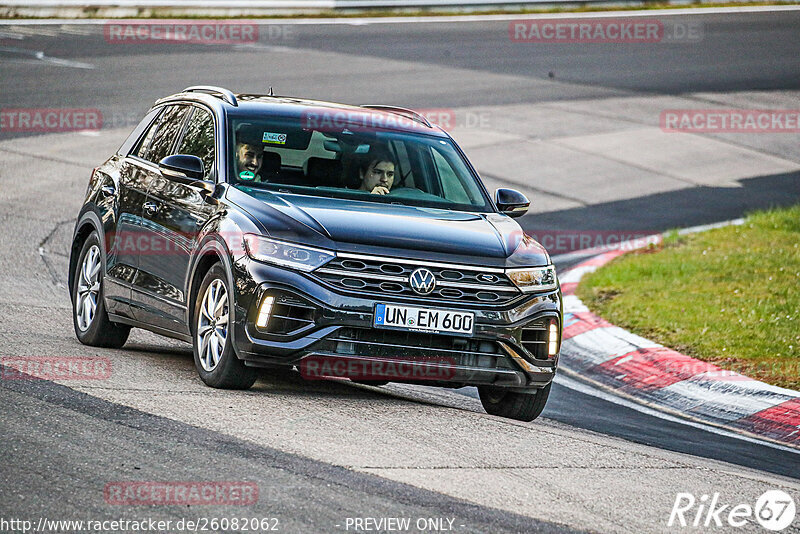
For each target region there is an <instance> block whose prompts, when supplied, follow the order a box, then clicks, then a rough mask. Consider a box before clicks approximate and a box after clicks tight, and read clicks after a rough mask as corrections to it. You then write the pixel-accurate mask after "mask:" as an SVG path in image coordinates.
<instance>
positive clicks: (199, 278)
mask: <svg viewBox="0 0 800 534" xmlns="http://www.w3.org/2000/svg"><path fill="white" fill-rule="evenodd" d="M217 263H219V264H221V265H222V268H223V269H224V270H225V274H226V275H227V277H228V285H229V287H230V292H231V296H232V297H234V277H233V268H232V266H231V261H230V252H229V251H228V248H227V246H226V245H225V244H224V243H223V242H221V241H219V240H217V239H215V238H213V237H211V236H209V237H208V238H207V239H206V240H205V241H204V242H203V244H202V245H201V246H200V247H199V252H198V253H197V254H196V255H195V259H194V261H193V262H192V268H191V272H190V274H189V287H188V288H187V292H186V295H187V297H188V298H187V299H186V304H187V306H186V320H187V325H186V326H187V327H188V328H189V332H190V333H191V334H192V336H194V333H193V330H192V325H193V324H194V308H195V306H194V302H195V299H196V297H197V293H198V291H199V289H200V285H201V284H202V283H203V278H205V276H206V274H207V273H208V271H209V270H210V269H211V267H213V266H214V265H216V264H217ZM233 304H234V305H233V306H231V314H232V316H231V319H232V321H233V320H235V316H234V315H233V314H234V310H233V309H234V308H235V302H234V303H233ZM232 331H233V329H231V332H232ZM231 341H233V336H232V335H231ZM235 347H236V345H235V343H234V348H235Z"/></svg>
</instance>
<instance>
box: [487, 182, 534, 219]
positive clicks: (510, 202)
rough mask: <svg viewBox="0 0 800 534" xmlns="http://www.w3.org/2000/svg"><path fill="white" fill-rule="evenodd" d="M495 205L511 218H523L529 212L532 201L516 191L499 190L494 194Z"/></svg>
mask: <svg viewBox="0 0 800 534" xmlns="http://www.w3.org/2000/svg"><path fill="white" fill-rule="evenodd" d="M494 203H495V204H496V205H497V209H499V210H500V212H501V213H505V214H506V215H508V216H509V217H521V216H523V215H525V214H526V213H527V212H528V206H530V205H531V201H530V200H528V197H526V196H525V195H523V194H522V193H520V192H519V191H516V190H514V189H498V190H497V191H495V192H494Z"/></svg>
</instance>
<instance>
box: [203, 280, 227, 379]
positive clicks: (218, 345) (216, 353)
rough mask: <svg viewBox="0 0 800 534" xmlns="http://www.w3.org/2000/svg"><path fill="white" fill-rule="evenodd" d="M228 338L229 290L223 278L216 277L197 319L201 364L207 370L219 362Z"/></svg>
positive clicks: (210, 369)
mask: <svg viewBox="0 0 800 534" xmlns="http://www.w3.org/2000/svg"><path fill="white" fill-rule="evenodd" d="M227 339H228V292H227V291H226V289H225V284H223V283H222V280H219V279H216V280H214V281H213V282H211V284H209V286H208V288H206V292H205V295H203V300H202V303H201V305H200V313H199V314H198V320H197V347H198V353H199V355H200V365H202V366H203V369H204V370H205V371H206V372H209V373H210V372H211V371H213V370H214V369H215V368H216V367H217V365H218V364H219V361H220V359H221V358H222V353H223V351H224V350H225V343H226V341H227Z"/></svg>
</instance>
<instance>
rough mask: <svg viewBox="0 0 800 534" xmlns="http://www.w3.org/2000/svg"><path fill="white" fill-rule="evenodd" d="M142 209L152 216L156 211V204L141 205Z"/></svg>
mask: <svg viewBox="0 0 800 534" xmlns="http://www.w3.org/2000/svg"><path fill="white" fill-rule="evenodd" d="M142 208H144V211H146V212H147V213H149V214H150V215H154V214H155V212H157V211H158V204H156V203H155V202H145V203H144V204H142Z"/></svg>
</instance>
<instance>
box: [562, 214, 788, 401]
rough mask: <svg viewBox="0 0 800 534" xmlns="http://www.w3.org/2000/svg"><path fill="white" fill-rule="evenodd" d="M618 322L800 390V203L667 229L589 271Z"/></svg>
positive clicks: (601, 302)
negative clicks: (651, 246) (696, 228)
mask: <svg viewBox="0 0 800 534" xmlns="http://www.w3.org/2000/svg"><path fill="white" fill-rule="evenodd" d="M577 294H578V296H579V297H580V298H581V300H583V302H584V303H585V304H586V305H587V306H588V307H589V308H590V309H591V310H592V311H594V312H596V313H598V314H599V315H601V316H602V317H604V318H606V319H608V320H609V321H611V322H612V323H614V324H616V325H618V326H621V327H624V328H627V329H629V330H631V331H632V332H635V333H637V334H639V335H642V336H644V337H647V338H649V339H652V340H654V341H657V342H659V343H661V344H663V345H665V346H667V347H670V348H673V349H675V350H678V351H680V352H683V353H684V354H688V355H690V356H694V357H696V358H699V359H701V360H705V361H708V362H712V363H714V364H716V365H719V366H720V367H722V368H725V369H731V370H734V371H737V372H740V373H742V374H745V375H748V376H751V377H753V378H756V379H759V380H763V381H765V382H768V383H770V384H775V385H777V386H782V387H787V388H791V389H795V390H800V205H796V206H793V207H791V208H786V209H774V210H769V211H764V212H758V213H754V214H752V215H751V216H749V217H748V218H747V219H746V221H745V224H744V225H742V226H729V227H725V228H719V229H716V230H711V231H708V232H702V233H698V234H691V235H687V236H678V235H677V234H676V233H675V232H673V233H671V234H669V235H667V237H666V238H665V240H664V244H663V247H662V248H661V249H658V250H650V251H641V252H637V253H632V254H627V255H625V256H622V257H620V258H617V259H616V260H615V261H613V262H611V263H609V264H608V265H606V266H605V267H603V268H601V269H599V270H597V271H596V272H594V273H592V274H590V275H587V276H586V277H584V279H583V281H582V282H581V283H580V285H579V286H578V290H577Z"/></svg>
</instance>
